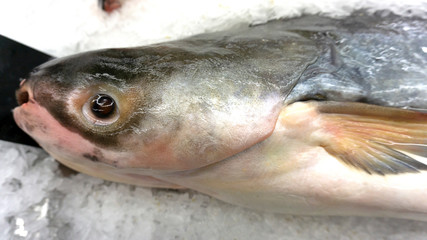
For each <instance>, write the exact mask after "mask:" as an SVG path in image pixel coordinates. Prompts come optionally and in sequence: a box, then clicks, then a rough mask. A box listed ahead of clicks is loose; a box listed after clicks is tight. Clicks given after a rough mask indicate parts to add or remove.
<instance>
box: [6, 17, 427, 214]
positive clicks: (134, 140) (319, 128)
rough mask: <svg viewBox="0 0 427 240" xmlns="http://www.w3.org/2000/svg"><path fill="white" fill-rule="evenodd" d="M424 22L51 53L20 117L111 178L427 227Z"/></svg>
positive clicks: (285, 28)
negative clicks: (53, 55) (57, 55)
mask: <svg viewBox="0 0 427 240" xmlns="http://www.w3.org/2000/svg"><path fill="white" fill-rule="evenodd" d="M426 66H427V22H426V20H425V19H422V18H417V17H408V16H407V17H405V16H398V15H394V14H393V13H390V12H376V13H373V14H368V13H365V12H355V13H353V14H352V15H350V16H347V17H345V18H341V19H334V18H329V17H325V16H317V15H306V16H301V17H298V18H292V19H279V20H272V21H269V22H267V23H263V24H257V25H251V26H245V27H242V26H241V27H236V28H233V29H230V30H226V31H220V32H213V33H204V34H199V35H195V36H191V37H187V38H184V39H180V40H173V41H168V42H162V43H155V44H151V45H146V46H141V47H132V48H111V49H100V50H94V51H89V52H83V53H78V54H75V55H71V56H67V57H63V58H57V59H53V60H51V61H48V62H46V63H44V64H42V65H40V66H38V67H36V68H35V69H34V71H33V72H31V73H30V74H29V76H28V77H27V78H25V79H24V80H22V81H21V83H20V86H19V89H18V90H17V91H16V97H17V101H18V105H19V106H18V107H16V108H15V109H14V110H13V115H14V119H15V121H16V123H17V125H18V126H19V127H20V128H22V129H23V130H24V131H25V132H26V133H28V134H29V135H30V136H31V137H33V138H34V139H35V140H36V141H37V142H38V143H39V144H40V146H41V147H42V148H43V149H45V150H46V151H47V152H48V153H49V154H50V155H51V156H52V157H53V158H55V159H56V160H58V161H59V162H61V163H62V164H64V165H66V166H68V167H70V168H72V169H74V170H76V171H79V172H82V173H85V174H88V175H91V176H94V177H98V178H102V179H105V180H108V181H114V182H120V183H126V184H132V185H137V186H142V187H152V188H167V189H193V190H196V191H199V192H201V193H204V194H207V195H210V196H212V197H214V198H217V199H220V200H222V201H225V202H228V203H231V204H236V205H239V206H243V207H246V208H251V209H256V210H261V211H270V212H277V213H284V214H298V215H354V216H371V217H395V218H405V219H414V220H420V221H427V110H426V109H427V68H426Z"/></svg>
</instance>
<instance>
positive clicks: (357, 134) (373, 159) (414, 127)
mask: <svg viewBox="0 0 427 240" xmlns="http://www.w3.org/2000/svg"><path fill="white" fill-rule="evenodd" d="M313 104H315V105H316V109H317V112H318V114H319V116H320V119H321V120H320V122H321V124H320V129H321V130H320V132H321V133H320V134H318V135H319V136H320V137H319V144H320V146H322V147H323V148H324V149H325V150H326V151H327V152H329V153H330V154H331V155H333V156H335V157H336V158H337V159H339V160H341V161H342V162H344V163H345V164H347V165H349V166H352V167H354V168H356V169H359V170H363V171H365V172H367V173H369V174H379V175H386V174H401V173H417V172H419V171H423V170H427V165H426V163H425V162H423V160H422V159H424V160H425V159H426V157H427V113H423V112H417V111H411V110H404V109H398V108H390V107H380V106H375V105H369V104H362V103H338V102H317V103H313Z"/></svg>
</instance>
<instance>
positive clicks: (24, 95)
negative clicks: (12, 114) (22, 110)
mask: <svg viewBox="0 0 427 240" xmlns="http://www.w3.org/2000/svg"><path fill="white" fill-rule="evenodd" d="M29 99H30V95H29V94H28V91H25V90H24V91H19V92H18V93H17V94H16V100H17V101H18V105H19V106H21V105H22V104H24V103H27V102H28V101H29Z"/></svg>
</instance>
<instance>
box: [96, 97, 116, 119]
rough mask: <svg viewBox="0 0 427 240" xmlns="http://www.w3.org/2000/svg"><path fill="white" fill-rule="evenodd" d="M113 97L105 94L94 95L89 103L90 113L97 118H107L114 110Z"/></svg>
mask: <svg viewBox="0 0 427 240" xmlns="http://www.w3.org/2000/svg"><path fill="white" fill-rule="evenodd" d="M115 107H116V103H115V101H114V99H113V98H112V97H110V96H108V95H106V94H98V95H96V96H95V97H94V98H93V100H92V103H91V109H92V113H93V114H94V115H95V116H96V117H98V118H108V117H110V116H111V115H112V114H113V113H114V110H115Z"/></svg>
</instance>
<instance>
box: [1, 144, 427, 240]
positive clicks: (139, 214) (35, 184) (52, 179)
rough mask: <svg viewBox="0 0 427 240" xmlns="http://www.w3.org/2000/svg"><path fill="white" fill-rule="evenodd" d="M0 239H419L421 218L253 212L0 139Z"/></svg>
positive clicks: (426, 229)
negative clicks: (60, 160)
mask: <svg viewBox="0 0 427 240" xmlns="http://www.w3.org/2000/svg"><path fill="white" fill-rule="evenodd" d="M0 162H1V163H2V167H1V168H0V239H43V240H44V239H98V240H101V239H384V238H387V239H425V236H426V234H427V223H426V222H417V221H409V220H400V219H386V218H363V217H301V216H290V215H282V214H272V213H265V212H258V211H252V210H248V209H244V208H241V207H238V206H233V205H230V204H227V203H224V202H221V201H218V200H216V199H213V198H211V197H209V196H206V195H203V194H200V193H197V192H193V191H167V190H155V189H149V188H140V187H133V186H129V185H124V184H116V183H110V182H105V181H103V180H100V179H95V178H92V177H89V176H87V175H84V174H77V175H74V176H71V177H64V176H63V175H62V173H61V172H60V171H59V170H58V164H57V163H56V162H55V161H54V160H53V159H52V158H51V157H49V156H48V155H47V154H46V153H45V152H44V151H43V150H40V149H36V148H31V147H26V146H21V145H16V144H12V143H7V142H3V141H0Z"/></svg>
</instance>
